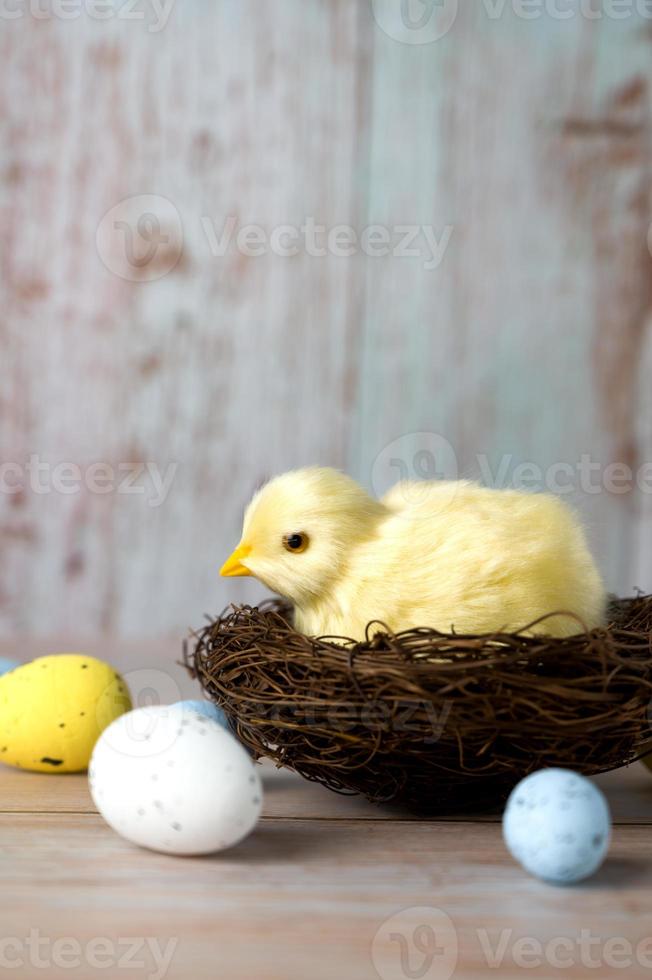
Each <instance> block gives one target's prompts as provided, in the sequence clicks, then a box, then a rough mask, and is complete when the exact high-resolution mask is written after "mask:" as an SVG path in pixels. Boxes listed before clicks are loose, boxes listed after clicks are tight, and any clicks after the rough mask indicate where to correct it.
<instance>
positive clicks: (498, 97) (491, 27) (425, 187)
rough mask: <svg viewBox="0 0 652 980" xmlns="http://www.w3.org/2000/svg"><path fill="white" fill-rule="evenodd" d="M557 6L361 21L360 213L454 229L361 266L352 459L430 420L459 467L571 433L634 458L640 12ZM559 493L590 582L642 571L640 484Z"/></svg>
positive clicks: (644, 108) (581, 448) (644, 189)
mask: <svg viewBox="0 0 652 980" xmlns="http://www.w3.org/2000/svg"><path fill="white" fill-rule="evenodd" d="M570 6H572V7H573V9H574V12H575V16H573V17H572V18H571V19H569V20H563V21H562V20H554V19H552V18H550V17H548V16H545V15H544V16H542V17H541V18H540V19H538V20H536V21H525V20H523V19H522V18H518V17H516V16H515V14H514V12H513V10H511V9H510V5H506V6H505V8H504V13H503V15H502V16H501V17H500V18H498V19H494V20H492V19H491V18H489V17H488V16H487V6H486V5H483V4H473V5H472V4H467V5H464V6H462V5H460V7H459V10H458V15H457V20H456V22H455V24H454V25H453V27H452V28H451V30H450V31H449V33H448V34H447V35H446V36H445V37H443V38H441V39H440V40H438V41H436V42H435V43H432V44H428V45H422V46H411V45H405V44H400V43H397V42H396V41H395V40H392V39H391V38H389V37H388V36H387V35H386V34H384V33H383V32H382V31H380V30H376V32H375V48H374V81H373V92H374V96H373V113H374V114H373V122H372V134H373V138H372V146H373V149H372V157H371V180H370V198H369V215H368V217H369V220H372V221H375V220H380V221H386V222H390V223H392V224H398V223H404V222H419V221H431V222H432V223H433V224H434V226H435V228H441V227H442V226H443V225H445V224H447V223H449V224H451V225H452V226H453V228H454V232H453V236H452V238H451V242H450V246H449V249H448V251H447V253H446V256H445V259H444V261H443V262H442V264H441V266H440V267H439V268H438V269H435V270H433V271H427V270H426V269H424V267H423V262H422V260H421V258H419V257H415V258H411V259H403V260H402V261H396V260H395V259H391V258H388V259H386V260H378V261H377V262H376V263H375V264H371V263H370V265H369V269H368V274H367V301H366V305H365V323H364V338H365V345H364V362H363V363H364V369H363V373H362V379H363V380H362V386H361V392H360V400H359V405H358V411H359V430H358V439H357V442H356V445H355V451H354V453H353V457H352V459H353V463H354V465H355V463H356V462H357V463H358V464H359V471H360V472H359V475H360V476H361V477H362V478H363V479H364V478H367V479H368V478H369V474H370V472H372V470H373V460H374V457H375V454H376V453H378V451H379V450H380V449H381V448H382V446H383V444H384V443H385V442H386V441H387V439H388V437H389V438H393V437H400V436H402V435H403V434H404V433H407V432H410V431H412V432H419V431H434V432H436V433H441V434H442V435H444V436H445V437H446V438H447V439H448V440H449V441H450V442H451V443H452V445H453V447H454V449H455V451H456V454H457V459H458V468H459V472H460V474H462V475H471V476H475V475H478V473H479V470H478V466H477V458H478V455H479V454H480V455H483V456H486V457H488V461H489V465H490V466H491V469H492V472H493V473H496V472H497V471H498V466H499V462H500V460H501V459H504V458H507V459H508V460H509V459H510V458H511V465H510V468H509V469H508V471H507V472H508V474H509V473H510V472H511V468H513V466H514V465H516V464H519V463H525V462H528V461H531V462H534V463H535V464H538V466H539V467H540V468H541V469H542V470H543V471H544V473H545V471H546V470H547V468H548V467H549V466H550V465H552V464H555V463H558V462H567V463H570V464H571V465H575V464H577V463H578V462H579V461H580V460H581V457H582V455H584V454H590V456H591V458H592V460H593V461H594V462H596V463H597V464H599V465H600V467H601V468H602V471H603V470H604V467H606V466H608V465H609V464H610V463H611V462H613V461H619V462H623V463H625V464H628V465H629V466H630V467H631V468H632V471H633V472H634V473H636V471H637V469H638V467H640V466H641V465H642V464H643V462H644V461H645V460H646V459H647V460H649V459H650V458H651V457H650V449H651V448H652V447H651V446H650V442H649V434H648V436H647V441H645V440H643V441H641V439H642V436H641V426H640V424H639V420H640V419H641V417H642V412H643V406H642V404H641V401H640V399H641V390H642V389H643V390H644V389H645V383H644V382H643V384H641V377H640V375H639V369H640V364H641V348H642V345H643V344H644V342H645V337H646V336H649V314H650V282H651V271H652V270H651V257H650V253H649V250H648V247H647V244H646V235H647V232H648V227H649V223H650V216H651V209H650V197H649V189H650V177H651V172H650V171H651V166H650V161H651V157H650V132H651V129H650V123H651V119H650V116H651V114H650V98H649V92H648V89H649V84H650V81H651V80H652V72H651V61H650V37H649V31H647V32H646V31H645V22H644V21H643V20H641V19H640V18H636V17H632V18H630V19H629V20H627V21H626V22H625V21H623V22H614V21H613V20H608V19H606V18H603V19H602V20H588V19H587V18H586V17H583V16H580V15H579V5H570ZM637 426H638V429H639V432H638V433H637ZM602 471H601V472H602ZM595 479H599V476H598V477H596V478H595ZM545 485H546V484H545V483H544V486H545ZM570 499H571V500H572V502H573V503H574V504H575V505H576V506H577V507H578V508H579V509H580V510H581V512H582V514H583V515H584V518H585V521H586V523H587V524H588V529H589V533H590V536H591V539H592V541H593V542H594V544H595V546H596V548H597V549H598V552H599V555H600V558H601V562H602V564H603V567H604V568H605V571H606V575H607V579H608V583H609V586H610V587H611V588H613V589H616V590H623V591H627V592H629V591H631V590H632V589H633V588H634V587H635V586H640V587H642V588H648V589H649V588H650V587H651V586H652V579H651V578H650V571H651V570H652V566H650V564H649V559H648V560H647V563H645V564H644V565H641V564H640V563H639V561H638V554H639V553H645V552H649V550H650V540H649V532H648V533H646V530H645V527H644V525H643V524H642V523H640V521H639V516H638V515H639V513H640V510H641V507H642V506H643V505H644V504H643V502H642V500H641V494H640V493H638V492H636V490H634V492H631V493H628V494H624V495H615V494H613V493H607V492H604V491H603V492H598V493H589V492H582V491H581V490H580V491H578V492H576V493H574V494H572V496H571V498H570Z"/></svg>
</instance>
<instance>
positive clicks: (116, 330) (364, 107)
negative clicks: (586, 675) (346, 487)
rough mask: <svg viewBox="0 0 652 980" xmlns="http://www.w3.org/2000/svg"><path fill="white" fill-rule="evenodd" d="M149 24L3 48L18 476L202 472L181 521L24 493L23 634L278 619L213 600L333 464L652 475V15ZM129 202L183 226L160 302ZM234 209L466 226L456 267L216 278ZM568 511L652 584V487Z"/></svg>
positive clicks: (3, 264)
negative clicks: (258, 496)
mask: <svg viewBox="0 0 652 980" xmlns="http://www.w3.org/2000/svg"><path fill="white" fill-rule="evenodd" d="M147 27H148V25H147V23H143V22H139V21H121V20H118V19H114V20H111V21H107V22H105V23H100V22H92V21H90V20H89V19H88V18H80V19H79V20H77V21H72V22H70V21H60V20H58V21H57V20H54V19H36V18H33V17H24V18H22V19H19V20H16V21H7V22H3V23H2V32H1V33H0V77H1V78H2V82H3V84H2V85H1V86H0V229H1V238H0V277H1V279H2V285H3V294H4V304H3V310H2V313H1V314H0V345H1V350H2V358H1V361H0V454H1V458H2V461H19V462H24V461H25V460H26V459H27V458H28V457H29V456H30V454H32V453H38V454H39V455H40V457H41V458H42V459H43V460H46V461H50V462H51V463H53V464H54V463H58V462H76V463H79V464H80V465H82V466H84V467H85V466H87V465H88V464H90V463H93V462H96V461H106V462H108V463H110V464H112V465H113V466H114V467H117V466H119V465H120V464H129V463H133V464H137V463H146V462H150V463H153V464H156V465H157V466H158V467H159V468H160V469H161V470H162V471H163V470H165V469H166V467H168V466H169V465H173V466H176V468H177V469H176V477H175V479H174V482H173V484H172V489H171V492H170V494H169V496H168V498H167V500H166V502H165V504H164V505H162V506H160V507H157V508H152V507H149V506H147V501H146V500H145V499H143V497H142V496H133V495H129V494H117V493H108V494H97V493H89V492H81V493H79V494H70V495H64V494H60V493H49V494H41V495H39V494H35V493H33V492H26V493H20V494H16V495H11V496H9V495H7V494H0V556H1V559H2V561H1V564H0V632H2V633H3V634H5V635H10V634H13V633H16V632H20V631H30V632H34V633H48V632H59V631H70V630H74V631H76V632H96V631H98V630H105V631H108V632H117V633H130V634H148V635H158V634H162V633H166V632H170V631H175V632H178V631H179V630H180V629H183V628H184V627H185V626H186V625H187V624H188V623H192V622H196V621H197V620H198V618H200V617H201V615H202V613H203V612H204V611H214V610H216V609H218V608H219V607H221V605H223V604H224V603H225V602H226V601H228V600H231V599H243V598H254V597H256V596H258V595H260V588H259V587H257V586H256V585H253V584H251V583H248V582H236V583H233V582H228V583H226V582H220V580H219V579H218V576H217V568H218V567H219V564H220V561H221V560H222V558H223V557H224V555H225V554H226V553H227V551H228V549H229V548H230V546H231V545H232V544H233V542H234V539H235V537H236V536H237V534H238V530H239V523H240V517H241V509H242V506H243V504H244V502H245V501H246V499H247V498H248V496H249V494H250V492H251V490H252V489H253V487H254V486H255V485H256V484H257V483H259V482H260V480H262V479H263V478H264V477H265V476H267V475H269V474H271V473H273V472H277V471H280V470H283V469H286V468H288V467H290V466H294V465H300V464H302V463H307V462H317V461H319V462H323V463H331V464H335V465H341V466H345V467H347V468H348V469H350V470H351V471H352V472H353V473H354V474H355V475H357V476H358V477H359V478H360V479H361V480H363V481H364V482H365V483H367V484H373V479H372V477H373V465H374V460H375V459H376V457H377V455H378V454H379V453H380V452H382V450H383V448H384V447H386V446H387V445H388V444H389V443H390V442H392V440H394V439H396V438H397V437H401V436H404V435H405V434H406V433H410V432H419V431H434V432H437V433H441V434H442V435H443V436H445V438H446V439H448V440H449V441H450V442H451V444H452V445H453V447H454V449H455V451H456V454H457V458H458V464H459V472H460V474H461V475H477V456H478V454H484V455H486V456H487V459H488V463H489V464H490V465H491V466H492V467H494V468H495V467H496V466H497V465H498V463H499V461H500V459H501V457H503V456H505V455H508V456H510V457H511V466H512V467H513V466H514V465H515V464H517V463H520V462H524V461H534V462H535V463H537V464H539V465H540V466H541V467H542V468H543V469H545V468H546V467H547V466H548V465H549V464H551V463H555V462H560V461H568V462H570V463H571V464H574V463H576V462H577V461H578V460H579V459H580V457H581V456H582V454H588V453H590V454H591V456H592V457H593V458H594V459H595V460H597V461H598V462H600V463H601V464H602V465H603V466H604V465H606V464H608V463H609V462H612V461H614V460H616V461H622V462H625V463H627V464H628V465H630V466H631V467H632V468H633V469H634V470H636V469H637V468H638V467H640V466H642V465H643V464H644V463H645V462H646V461H649V460H650V459H651V458H652V455H651V450H652V444H651V438H652V437H651V434H650V426H649V418H650V408H651V406H650V400H649V394H648V389H649V384H648V378H649V367H650V327H649V324H650V281H651V280H650V272H651V270H650V262H651V258H650V252H649V248H648V245H647V244H646V239H647V235H648V228H649V224H650V217H651V216H650V199H649V194H650V191H649V189H650V159H651V156H650V131H651V128H650V127H651V121H650V92H649V86H650V82H651V81H652V78H651V75H652V72H651V69H650V65H651V62H650V50H651V44H650V32H649V24H648V23H646V22H645V21H642V20H641V18H640V17H637V16H636V15H634V16H633V17H630V18H629V19H627V20H623V21H622V22H617V21H613V20H608V19H606V18H604V17H603V18H602V19H601V20H588V19H587V18H586V17H582V16H579V15H577V11H576V15H575V16H574V17H572V18H571V19H569V20H563V21H555V20H553V19H551V18H550V17H546V16H544V17H542V18H540V19H539V20H536V21H525V20H523V19H521V18H518V17H516V16H515V15H514V13H513V11H512V10H511V8H510V5H509V4H507V5H505V7H504V10H503V13H502V15H501V16H500V17H496V18H491V17H489V16H488V14H487V5H486V4H480V3H478V4H473V5H472V4H465V5H462V4H459V9H458V15H457V19H456V21H455V23H454V24H453V26H452V27H451V29H450V31H449V32H448V33H447V34H446V36H445V37H443V38H441V39H440V40H438V41H436V42H434V43H431V44H424V45H409V44H402V43H400V42H399V41H397V40H395V39H393V38H392V37H389V36H388V35H387V34H386V33H384V32H383V30H381V28H380V27H379V26H378V24H377V23H376V21H375V20H374V17H373V13H372V8H371V5H370V4H368V3H367V2H366V0H356V2H347V0H329V2H326V0H310V2H305V0H304V2H300V0H282V2H281V0H274V2H270V3H266V4H260V3H256V2H255V0H237V2H236V0H224V2H222V3H220V4H216V5H208V4H204V3H201V2H199V0H184V3H183V4H182V3H181V2H178V3H176V4H175V5H174V7H173V8H172V13H171V16H170V19H169V21H168V23H167V26H166V27H165V28H164V29H163V30H161V31H160V32H158V33H152V32H150V31H148V29H147ZM132 195H159V196H160V197H162V198H164V199H166V200H167V201H168V202H170V203H171V205H172V206H173V208H175V209H176V210H177V212H178V214H179V216H180V221H181V225H182V230H183V238H184V248H183V254H182V256H181V258H180V261H179V262H178V264H177V265H176V266H175V268H174V269H173V271H171V272H170V273H169V274H168V275H166V276H164V277H163V278H159V279H155V280H154V281H142V282H138V281H135V282H134V281H129V280H125V279H123V278H120V276H118V275H116V274H115V273H114V272H111V271H110V270H109V269H107V268H106V267H105V265H104V264H103V263H102V261H101V260H100V257H99V256H98V252H97V249H96V244H95V235H96V230H97V228H98V224H99V223H100V222H101V220H102V217H103V215H104V214H105V213H106V212H107V210H108V209H109V208H111V207H113V206H114V205H115V204H117V203H118V202H120V201H121V200H123V199H125V198H128V197H131V196H132ZM229 215H233V216H235V217H236V218H237V220H238V222H239V223H240V224H241V225H246V224H248V223H254V224H257V225H261V226H263V227H264V228H265V229H266V230H267V232H268V233H269V232H271V230H272V229H273V228H274V227H277V226H279V225H284V224H289V225H296V226H300V225H301V224H303V223H304V222H305V220H306V218H309V217H313V218H314V220H315V222H317V223H318V224H324V225H326V226H328V227H332V226H334V225H338V224H350V225H352V226H353V228H354V229H355V230H356V231H357V233H358V234H360V233H361V232H362V230H363V229H364V228H365V226H367V225H371V224H379V225H382V226H384V227H386V228H388V229H390V231H392V230H394V229H396V227H397V226H402V225H410V224H414V225H429V226H431V228H432V230H433V232H434V234H435V235H436V236H437V238H440V237H441V235H442V234H443V233H444V231H445V229H446V227H447V226H450V228H451V229H452V234H451V237H450V242H449V245H448V248H447V250H446V252H445V256H444V258H443V261H442V262H441V264H440V265H439V267H438V268H434V269H428V268H426V267H425V265H424V261H425V259H427V256H426V255H424V253H423V251H422V253H421V254H420V255H418V256H416V257H414V256H413V257H397V256H394V255H391V254H390V255H387V256H385V257H369V256H366V255H364V254H362V253H361V252H360V250H358V253H357V254H356V255H354V256H352V257H350V258H345V257H340V256H335V255H332V254H327V255H326V256H323V257H315V256H311V255H307V254H305V252H304V251H302V252H301V253H300V254H299V255H297V256H295V257H293V258H282V257H280V256H277V255H273V254H266V255H263V256H260V257H256V258H254V257H247V256H245V255H242V254H239V253H238V251H237V250H236V249H231V250H230V251H229V252H228V253H227V254H226V255H225V256H224V257H216V256H214V255H213V254H211V250H210V247H209V242H208V241H207V237H206V233H205V231H204V230H203V228H202V218H204V219H206V218H208V219H209V220H210V221H212V222H213V223H214V226H215V229H216V232H217V233H218V234H219V233H220V231H221V229H222V226H223V223H224V222H225V221H226V219H227V218H228V216H229ZM164 230H165V229H164ZM419 241H420V242H421V243H422V242H423V239H422V238H421V237H420V239H419ZM165 259H166V253H165V251H163V252H161V253H159V255H158V257H157V261H159V262H164V261H165ZM148 271H150V270H148V269H145V270H144V272H143V275H144V278H147V274H148ZM408 462H409V461H408ZM573 500H574V502H575V503H576V504H577V506H578V507H579V508H580V509H581V511H582V513H583V514H584V515H585V519H586V521H587V523H588V525H589V530H590V533H591V537H592V540H593V541H594V543H595V545H596V547H597V549H598V551H599V554H600V557H601V561H602V564H603V565H604V567H605V570H606V572H607V578H608V581H609V585H610V587H611V588H614V589H617V590H621V591H630V590H631V589H632V588H634V587H635V586H639V587H641V588H644V589H652V557H651V556H652V548H651V547H650V545H651V544H652V542H651V541H650V536H651V528H652V524H651V521H652V510H651V505H650V495H649V494H648V495H643V494H641V493H640V492H639V493H629V494H624V495H615V494H608V493H604V492H603V493H598V494H587V493H578V494H575V495H574V496H573Z"/></svg>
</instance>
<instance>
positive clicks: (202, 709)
mask: <svg viewBox="0 0 652 980" xmlns="http://www.w3.org/2000/svg"><path fill="white" fill-rule="evenodd" d="M172 707H173V708H178V709H179V710H180V711H194V712H195V714H198V715H202V716H203V717H204V718H212V719H213V721H216V722H217V723H218V725H221V726H222V728H226V729H227V730H229V731H230V725H229V723H228V721H227V717H226V715H225V714H224V712H223V711H222V709H221V708H218V707H217V705H216V704H213V702H212V701H175V703H174V704H173V705H172Z"/></svg>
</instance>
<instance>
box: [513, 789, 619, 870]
mask: <svg viewBox="0 0 652 980" xmlns="http://www.w3.org/2000/svg"><path fill="white" fill-rule="evenodd" d="M610 834H611V817H610V814H609V807H608V805H607V801H606V800H605V798H604V795H603V793H601V792H600V790H599V789H598V788H597V786H595V785H594V784H593V783H592V782H591V781H590V780H588V779H586V778H585V777H584V776H580V775H579V774H578V773H575V772H572V771H571V770H570V769H541V770H539V772H534V773H532V774H531V775H530V776H527V777H526V778H525V779H522V780H521V782H520V783H519V784H518V786H516V787H515V789H513V790H512V793H511V794H510V797H509V799H508V801H507V806H506V808H505V813H504V815H503V838H504V841H505V845H506V846H507V849H508V851H509V852H510V854H511V855H512V857H514V858H515V859H516V860H517V861H518V862H519V864H521V865H522V866H523V867H524V868H525V870H526V871H529V872H530V874H533V875H535V876H536V877H537V878H542V879H543V880H544V881H550V882H554V883H555V884H570V883H572V882H575V881H581V880H582V879H583V878H588V877H589V875H592V874H593V873H594V872H595V871H597V869H598V868H599V867H600V865H601V864H602V862H603V860H604V858H605V855H606V853H607V850H608V849H609V838H610Z"/></svg>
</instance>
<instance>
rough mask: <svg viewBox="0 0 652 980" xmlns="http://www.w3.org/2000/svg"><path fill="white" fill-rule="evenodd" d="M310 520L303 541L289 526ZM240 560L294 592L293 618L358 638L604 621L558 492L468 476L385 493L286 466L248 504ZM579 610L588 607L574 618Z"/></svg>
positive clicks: (598, 592) (589, 563)
mask: <svg viewBox="0 0 652 980" xmlns="http://www.w3.org/2000/svg"><path fill="white" fill-rule="evenodd" d="M297 532H301V533H302V534H304V535H307V538H308V541H309V544H308V547H307V548H306V550H305V551H304V552H302V553H301V554H292V553H288V551H287V550H286V549H285V548H284V547H283V544H282V541H283V536H284V535H288V534H293V533H297ZM242 543H243V544H245V545H246V546H247V548H248V550H249V554H248V555H247V557H246V558H245V559H243V561H244V563H245V565H246V566H247V568H248V569H249V571H250V572H251V574H253V575H256V576H257V577H258V578H259V579H260V580H261V581H263V582H264V583H265V584H267V585H268V586H270V587H271V588H272V589H274V590H276V591H278V592H279V593H280V594H281V595H284V596H287V597H288V598H289V599H291V600H292V601H293V603H294V605H295V625H296V627H297V629H299V630H301V631H302V632H305V633H308V634H311V635H317V636H319V635H328V636H349V637H353V638H354V639H362V638H364V636H365V629H366V626H367V624H368V623H369V622H370V621H372V620H380V621H381V622H382V623H384V624H386V626H387V627H389V629H390V630H392V631H394V632H398V631H400V630H403V629H409V628H411V627H415V626H428V627H434V628H435V629H438V630H441V631H444V632H447V631H449V630H451V629H454V630H455V631H456V632H458V633H485V632H492V631H495V630H505V631H515V630H519V629H522V628H523V627H525V626H527V625H528V624H530V623H532V622H533V621H534V620H536V619H538V617H540V616H545V615H546V614H549V613H553V612H558V611H562V610H563V611H564V612H566V613H573V614H574V616H575V617H578V618H574V617H573V616H568V615H559V616H554V617H552V618H549V619H547V620H545V621H543V622H542V623H540V624H538V625H535V626H532V627H531V629H530V630H529V632H533V633H546V634H548V635H555V636H565V635H570V634H573V633H577V632H579V631H580V630H581V629H582V625H580V621H581V624H583V625H584V626H586V627H588V628H593V627H595V626H598V625H600V624H602V622H603V618H604V612H605V591H604V586H603V583H602V579H601V577H600V574H599V573H598V571H597V569H596V566H595V563H594V561H593V558H592V557H591V554H590V552H589V549H588V547H587V543H586V539H585V536H584V533H583V531H582V529H581V527H580V526H579V524H578V523H577V521H576V519H575V517H574V515H573V513H572V512H571V511H570V510H569V509H568V508H567V507H566V505H565V504H563V503H562V502H561V501H560V500H558V499H557V498H555V497H552V496H549V495H545V494H529V493H523V492H520V491H516V490H492V489H488V488H485V487H481V486H479V485H477V484H474V483H470V482H464V481H460V482H445V481H436V482H430V483H422V482H419V483H409V482H408V483H400V484H397V486H395V487H394V488H393V489H392V490H391V491H390V492H389V494H387V495H386V496H385V497H384V498H383V499H382V500H381V501H377V500H374V499H373V498H371V497H370V496H369V495H368V494H367V493H366V492H365V491H364V490H363V489H362V488H361V487H359V486H358V485H357V484H356V483H355V482H354V481H353V480H351V479H350V478H349V477H347V476H345V475H344V474H342V473H339V472H337V471H335V470H330V469H320V468H310V469H304V470H296V471H293V472H291V473H286V474H284V475H283V476H280V477H277V478H276V479H274V480H272V481H271V482H270V483H269V484H267V485H266V486H265V487H263V489H262V490H261V491H259V493H258V494H257V495H256V497H254V499H253V500H252V502H251V504H250V505H249V507H248V509H247V513H246V515H245V522H244V527H243V535H242ZM578 620H579V621H578Z"/></svg>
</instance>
